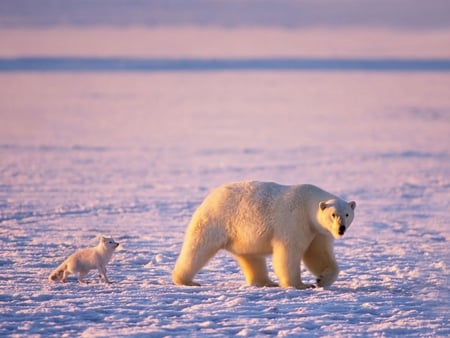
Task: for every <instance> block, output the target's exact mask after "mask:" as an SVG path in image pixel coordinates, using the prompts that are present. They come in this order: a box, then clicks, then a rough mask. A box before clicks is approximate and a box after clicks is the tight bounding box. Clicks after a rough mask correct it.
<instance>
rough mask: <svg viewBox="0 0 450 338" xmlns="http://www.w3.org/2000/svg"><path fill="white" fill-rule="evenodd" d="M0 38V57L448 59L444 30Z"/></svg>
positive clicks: (41, 33)
mask: <svg viewBox="0 0 450 338" xmlns="http://www.w3.org/2000/svg"><path fill="white" fill-rule="evenodd" d="M0 41H1V42H2V43H1V44H0V57H21V56H97V57H110V56H118V57H155V58H164V57H169V58H171V57H173V58H180V57H181V58H183V57H186V58H223V57H231V58H232V57H236V58H238V57H241V58H242V57H356V58H358V57H363V58H371V57H372V58H383V57H399V58H448V57H450V31H449V30H445V29H436V30H419V31H415V30H412V31H411V30H399V29H387V28H377V27H371V28H364V29H362V28H355V27H347V28H338V29H331V28H296V29H286V28H280V27H258V28H256V27H253V28H245V27H240V28H223V27H198V26H196V27H195V26H189V27H179V26H171V27H143V26H141V27H135V26H131V27H102V26H92V27H91V26H89V27H73V26H62V27H54V28H4V29H0Z"/></svg>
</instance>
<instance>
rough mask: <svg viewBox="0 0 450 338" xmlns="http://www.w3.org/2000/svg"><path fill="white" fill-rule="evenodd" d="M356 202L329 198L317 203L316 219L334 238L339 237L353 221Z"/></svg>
mask: <svg viewBox="0 0 450 338" xmlns="http://www.w3.org/2000/svg"><path fill="white" fill-rule="evenodd" d="M355 208H356V202H354V201H352V202H348V203H347V202H345V201H343V200H340V199H331V200H328V201H322V202H320V203H319V208H318V211H317V220H318V222H319V224H320V225H321V226H322V228H324V229H326V230H328V232H329V233H330V234H331V235H332V236H333V237H334V238H341V237H342V236H343V235H344V233H345V231H347V229H348V227H349V226H350V224H351V223H352V221H353V217H354V211H355Z"/></svg>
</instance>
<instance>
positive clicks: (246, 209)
mask: <svg viewBox="0 0 450 338" xmlns="http://www.w3.org/2000/svg"><path fill="white" fill-rule="evenodd" d="M355 207H356V203H355V202H349V203H348V202H345V201H344V200H342V199H341V198H339V197H337V196H335V195H332V194H330V193H328V192H326V191H324V190H322V189H320V188H318V187H316V186H313V185H309V184H304V185H294V186H284V185H279V184H276V183H270V182H238V183H231V184H227V185H224V186H221V187H219V188H217V189H215V190H214V191H213V192H212V193H211V194H210V195H209V196H207V197H206V199H205V200H204V201H203V203H202V204H201V205H200V206H199V208H198V209H197V210H196V211H195V213H194V215H193V217H192V220H191V222H190V224H189V226H188V228H187V231H186V235H185V239H184V243H183V247H182V250H181V253H180V256H179V257H178V260H177V262H176V264H175V268H174V270H173V275H172V277H173V281H174V283H175V284H179V285H199V284H198V283H196V282H194V281H193V278H194V276H195V275H196V274H197V272H198V271H199V270H200V269H201V268H202V267H203V266H204V265H205V264H206V263H207V262H208V260H209V259H210V258H211V257H213V256H214V255H215V254H216V253H217V251H218V250H220V249H225V250H227V251H229V252H230V253H232V254H233V255H234V257H235V258H236V260H237V261H238V263H239V265H240V267H241V268H242V271H243V272H244V275H245V279H246V281H247V283H248V284H249V285H254V286H277V285H278V284H276V283H274V282H273V281H271V280H270V279H269V276H268V273H267V267H266V261H265V256H267V255H270V254H272V255H273V268H274V270H275V274H276V276H277V277H278V279H279V285H280V286H282V287H295V288H298V289H304V288H307V287H311V286H312V285H307V284H304V283H303V282H302V280H301V276H300V262H301V261H302V260H303V262H304V264H305V265H306V267H307V268H308V269H309V270H310V271H311V272H312V273H313V274H314V275H315V276H317V285H318V286H329V285H331V284H332V283H333V282H334V281H335V280H336V278H337V275H338V273H339V268H338V265H337V263H336V260H335V258H334V253H333V242H334V238H340V237H341V236H342V235H343V234H344V232H345V231H346V230H347V229H348V227H349V226H350V223H351V222H352V220H353V217H354V209H355Z"/></svg>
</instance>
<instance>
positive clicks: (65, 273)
mask: <svg viewBox="0 0 450 338" xmlns="http://www.w3.org/2000/svg"><path fill="white" fill-rule="evenodd" d="M61 273H62V278H61V282H63V283H65V282H66V279H67V276H68V275H70V272H69V271H67V269H65V270H63V271H61Z"/></svg>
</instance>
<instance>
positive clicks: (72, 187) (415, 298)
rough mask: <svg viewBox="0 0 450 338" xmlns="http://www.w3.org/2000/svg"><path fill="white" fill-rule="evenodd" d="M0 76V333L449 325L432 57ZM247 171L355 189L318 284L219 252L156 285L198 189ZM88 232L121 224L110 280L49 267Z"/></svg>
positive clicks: (442, 163)
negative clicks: (186, 279)
mask: <svg viewBox="0 0 450 338" xmlns="http://www.w3.org/2000/svg"><path fill="white" fill-rule="evenodd" d="M0 87H1V91H0V102H1V122H2V123H1V124H0V158H1V161H0V245H1V250H0V266H1V270H2V273H1V275H0V279H1V281H0V303H1V313H0V335H2V336H5V335H20V336H23V335H45V336H75V335H76V336H83V337H97V336H124V335H127V336H128V335H130V336H138V335H149V336H150V335H151V336H155V337H162V336H188V335H189V336H203V335H204V336H231V335H236V336H243V337H245V336H266V335H267V336H280V337H283V336H325V337H327V336H329V337H331V336H333V337H335V336H365V335H370V336H399V335H409V336H442V337H445V336H448V335H450V324H449V323H450V321H449V313H450V297H449V296H450V291H449V287H450V284H449V282H450V278H449V264H450V261H449V245H448V242H449V241H450V231H449V228H448V215H447V213H448V209H449V187H450V170H449V168H450V166H449V163H450V157H449V156H450V153H449V144H450V137H449V135H450V133H449V131H450V98H449V96H448V88H449V87H450V76H449V75H448V74H447V73H443V74H439V73H413V74H409V73H396V72H393V73H365V72H352V73H345V72H332V73H326V72H306V73H304V72H290V73H287V72H284V73H283V72H281V73H277V72H201V73H195V72H184V73H174V72H171V73H157V74H156V73H146V74H128V73H120V74H97V73H86V74H71V73H47V74H40V73H9V74H8V73H2V74H0ZM246 179H257V180H271V181H277V182H280V183H284V184H296V183H306V182H309V183H313V184H317V185H319V186H321V187H323V188H325V189H327V190H329V191H331V192H334V193H336V194H339V195H341V196H342V197H344V198H347V199H354V200H356V201H357V203H358V206H357V209H356V218H355V221H354V224H353V225H352V227H351V228H350V230H349V231H348V232H347V233H346V235H345V236H344V238H343V239H342V240H340V241H337V242H336V245H335V249H336V250H335V251H336V255H337V257H338V262H339V264H340V267H341V270H342V271H341V274H340V275H339V278H338V280H337V282H336V283H335V284H333V285H332V286H331V287H329V288H327V289H313V290H302V291H300V290H294V289H282V288H254V287H249V286H246V285H245V281H244V278H243V275H242V273H241V272H240V270H239V268H238V266H237V263H236V262H235V261H234V260H233V259H232V257H231V256H230V255H228V254H227V253H225V252H221V253H219V254H218V255H217V256H216V257H214V258H213V260H211V261H210V262H209V264H208V265H207V266H206V267H205V268H204V269H203V270H202V271H201V272H200V273H199V274H198V276H197V280H198V281H200V282H201V283H202V286H201V287H199V288H195V287H180V286H175V285H173V284H172V282H171V270H172V267H173V265H174V262H175V260H176V258H177V255H178V252H179V250H180V247H181V243H182V240H183V232H184V229H185V227H186V225H187V223H188V221H189V219H190V216H191V214H192V213H193V211H194V210H195V208H196V206H197V205H198V204H199V203H200V202H201V200H202V199H203V198H204V197H205V196H206V195H207V193H208V192H209V191H210V190H211V189H213V188H214V187H215V186H217V185H219V184H222V183H224V182H229V181H235V180H246ZM98 234H107V235H112V236H113V237H114V238H115V239H116V240H117V241H118V242H120V243H121V246H120V247H119V248H120V249H119V250H118V251H117V252H116V253H115V254H114V255H113V259H112V261H111V262H110V263H109V265H108V276H109V278H110V279H111V280H112V281H113V284H110V285H107V284H103V283H100V282H99V281H98V278H97V274H96V273H94V272H92V273H91V274H90V277H88V279H89V280H90V281H91V283H90V284H87V285H80V284H78V283H77V282H76V279H75V277H72V278H69V282H68V283H66V284H61V283H59V284H55V283H50V282H49V281H48V280H47V276H48V274H49V273H50V272H51V271H52V270H53V269H54V268H55V267H56V266H57V265H58V264H59V263H60V262H61V261H62V260H63V259H64V258H65V257H67V256H68V255H70V254H71V253H73V252H74V251H75V250H76V249H78V248H82V247H87V246H93V245H95V244H96V236H97V235H98ZM268 263H269V268H270V271H271V277H272V278H274V279H276V277H275V276H274V275H273V273H272V269H271V264H270V259H269V260H268ZM302 274H303V278H304V279H305V281H306V282H312V281H313V276H311V274H309V273H308V272H307V271H305V270H304V271H303V273H302Z"/></svg>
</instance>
